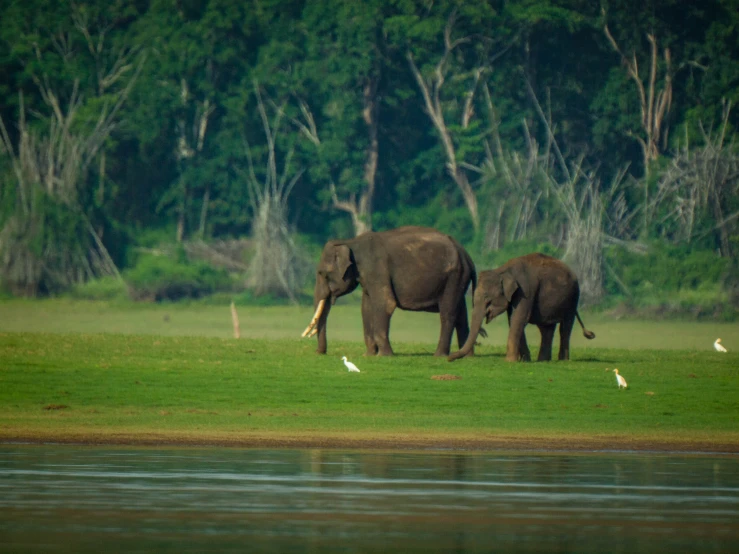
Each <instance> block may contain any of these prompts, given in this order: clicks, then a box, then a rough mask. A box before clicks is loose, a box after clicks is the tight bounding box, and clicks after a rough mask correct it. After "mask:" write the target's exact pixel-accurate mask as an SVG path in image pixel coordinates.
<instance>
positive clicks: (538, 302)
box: [449, 254, 595, 362]
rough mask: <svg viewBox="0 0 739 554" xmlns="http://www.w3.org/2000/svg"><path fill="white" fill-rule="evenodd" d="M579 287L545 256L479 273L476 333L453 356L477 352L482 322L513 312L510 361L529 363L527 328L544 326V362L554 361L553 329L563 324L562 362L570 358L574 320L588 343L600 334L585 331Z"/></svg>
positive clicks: (569, 273)
mask: <svg viewBox="0 0 739 554" xmlns="http://www.w3.org/2000/svg"><path fill="white" fill-rule="evenodd" d="M579 299H580V286H579V284H578V282H577V277H576V276H575V274H574V273H573V272H572V270H570V268H569V267H567V266H566V265H565V264H564V263H562V262H561V261H559V260H557V259H556V258H552V257H551V256H547V255H545V254H527V255H526V256H521V257H520V258H514V259H512V260H509V261H508V262H506V263H505V264H504V265H502V266H501V267H499V268H498V269H493V270H488V271H483V272H481V273H480V281H479V283H478V286H477V289H476V291H475V294H474V306H475V307H474V308H473V310H472V322H471V324H470V325H471V333H470V335H469V337H468V338H467V341H466V342H465V344H464V346H463V347H462V348H461V349H460V350H459V351H457V352H455V353H454V354H452V355H451V356H449V361H454V360H457V359H459V358H463V357H464V356H468V355H470V354H472V353H473V350H472V349H473V346H474V343H475V339H476V337H477V333H478V332H479V331H480V329H481V326H482V322H483V318H484V319H485V323H490V321H491V320H492V319H493V318H495V317H497V316H498V315H500V314H502V313H503V312H507V313H508V325H509V330H508V344H507V346H506V360H507V361H509V362H515V361H530V360H531V353H530V352H529V347H528V344H527V343H526V335H525V333H524V328H525V327H526V325H527V324H528V323H533V324H534V325H536V326H538V327H539V331H540V332H541V347H540V349H539V358H538V359H539V361H546V360H551V359H552V340H553V337H554V329H555V327H556V326H557V324H559V359H560V360H569V359H570V336H571V334H572V327H573V325H574V323H575V318H577V320H578V321H579V322H580V326H581V327H582V329H583V335H584V336H585V338H588V339H594V338H595V334H594V333H592V332H591V331H588V330H587V329H585V326H584V325H583V322H582V320H581V319H580V315H579V314H578V313H577V303H578V300H579Z"/></svg>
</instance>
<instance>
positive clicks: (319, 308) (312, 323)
mask: <svg viewBox="0 0 739 554" xmlns="http://www.w3.org/2000/svg"><path fill="white" fill-rule="evenodd" d="M325 303H326V299H322V300H321V301H320V302H318V306H316V313H315V314H313V319H311V321H310V325H308V327H306V328H305V331H303V334H302V335H300V336H301V337H304V336H306V335H307V334H308V333H310V332H311V330H314V331H315V332H317V331H316V330H315V329H314V327H315V326H316V323H317V322H318V318H319V317H321V313H322V312H323V305H324V304H325ZM315 332H314V333H313V335H315ZM313 335H311V336H313Z"/></svg>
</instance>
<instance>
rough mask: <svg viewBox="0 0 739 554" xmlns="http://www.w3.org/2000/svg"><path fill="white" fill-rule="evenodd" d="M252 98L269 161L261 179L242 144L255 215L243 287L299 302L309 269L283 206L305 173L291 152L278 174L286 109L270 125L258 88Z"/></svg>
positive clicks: (265, 165) (281, 108)
mask: <svg viewBox="0 0 739 554" xmlns="http://www.w3.org/2000/svg"><path fill="white" fill-rule="evenodd" d="M254 95H255V97H256V100H257V109H258V111H259V117H260V119H261V122H262V128H263V130H264V136H265V140H266V142H267V159H266V160H264V167H263V168H261V169H260V172H259V173H260V174H261V177H259V176H258V173H257V170H256V169H255V165H254V162H255V160H254V157H253V155H252V151H251V148H250V147H249V144H248V143H246V145H245V146H246V155H247V160H248V173H247V186H248V187H249V189H248V190H249V198H250V203H251V208H252V211H253V214H254V222H253V223H252V235H253V236H252V238H253V240H254V247H255V252H254V256H253V258H252V260H251V262H250V263H249V270H248V272H247V285H248V286H249V287H250V288H252V289H253V290H254V292H255V293H256V294H257V295H263V294H267V293H272V294H277V295H280V296H286V297H288V298H289V299H290V300H291V301H293V302H297V294H298V292H299V291H300V289H301V288H302V286H303V284H304V283H305V279H306V278H307V276H308V274H309V272H310V270H311V267H310V262H309V261H308V260H306V259H305V257H304V256H303V255H302V254H301V252H300V250H299V249H298V247H297V245H296V244H295V241H294V240H293V232H292V230H291V228H290V226H289V224H288V206H287V200H288V197H289V196H290V193H291V192H292V189H293V187H294V186H295V184H296V183H297V182H298V180H299V179H300V176H301V175H302V173H303V170H294V169H293V168H292V167H291V162H292V156H293V150H292V148H291V149H290V150H288V152H287V153H286V154H285V155H284V160H283V164H282V166H283V167H282V170H281V171H278V168H277V166H278V159H277V158H278V151H277V146H276V143H277V139H278V136H279V133H280V131H281V126H282V123H283V117H284V115H285V111H284V107H285V106H284V104H283V105H280V106H275V113H274V117H273V119H272V120H271V121H270V119H269V117H268V115H267V111H266V108H265V105H264V101H263V100H262V94H261V91H260V89H259V85H258V83H256V82H254Z"/></svg>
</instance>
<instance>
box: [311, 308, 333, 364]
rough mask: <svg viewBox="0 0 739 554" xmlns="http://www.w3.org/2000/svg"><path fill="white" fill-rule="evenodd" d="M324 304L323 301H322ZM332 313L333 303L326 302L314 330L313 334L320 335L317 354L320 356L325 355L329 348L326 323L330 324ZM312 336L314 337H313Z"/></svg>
mask: <svg viewBox="0 0 739 554" xmlns="http://www.w3.org/2000/svg"><path fill="white" fill-rule="evenodd" d="M321 302H323V300H321ZM330 311H331V302H325V303H324V306H323V310H322V311H321V315H320V317H319V318H318V322H317V323H316V326H315V327H314V329H313V334H316V335H318V347H317V348H316V352H317V353H318V354H325V353H326V348H327V341H326V323H327V322H328V313H329V312H330ZM311 336H312V335H311Z"/></svg>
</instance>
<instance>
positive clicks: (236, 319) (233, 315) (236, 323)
mask: <svg viewBox="0 0 739 554" xmlns="http://www.w3.org/2000/svg"><path fill="white" fill-rule="evenodd" d="M231 321H233V325H234V338H235V339H240V338H241V327H240V326H239V314H238V313H236V304H234V302H233V301H231Z"/></svg>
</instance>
